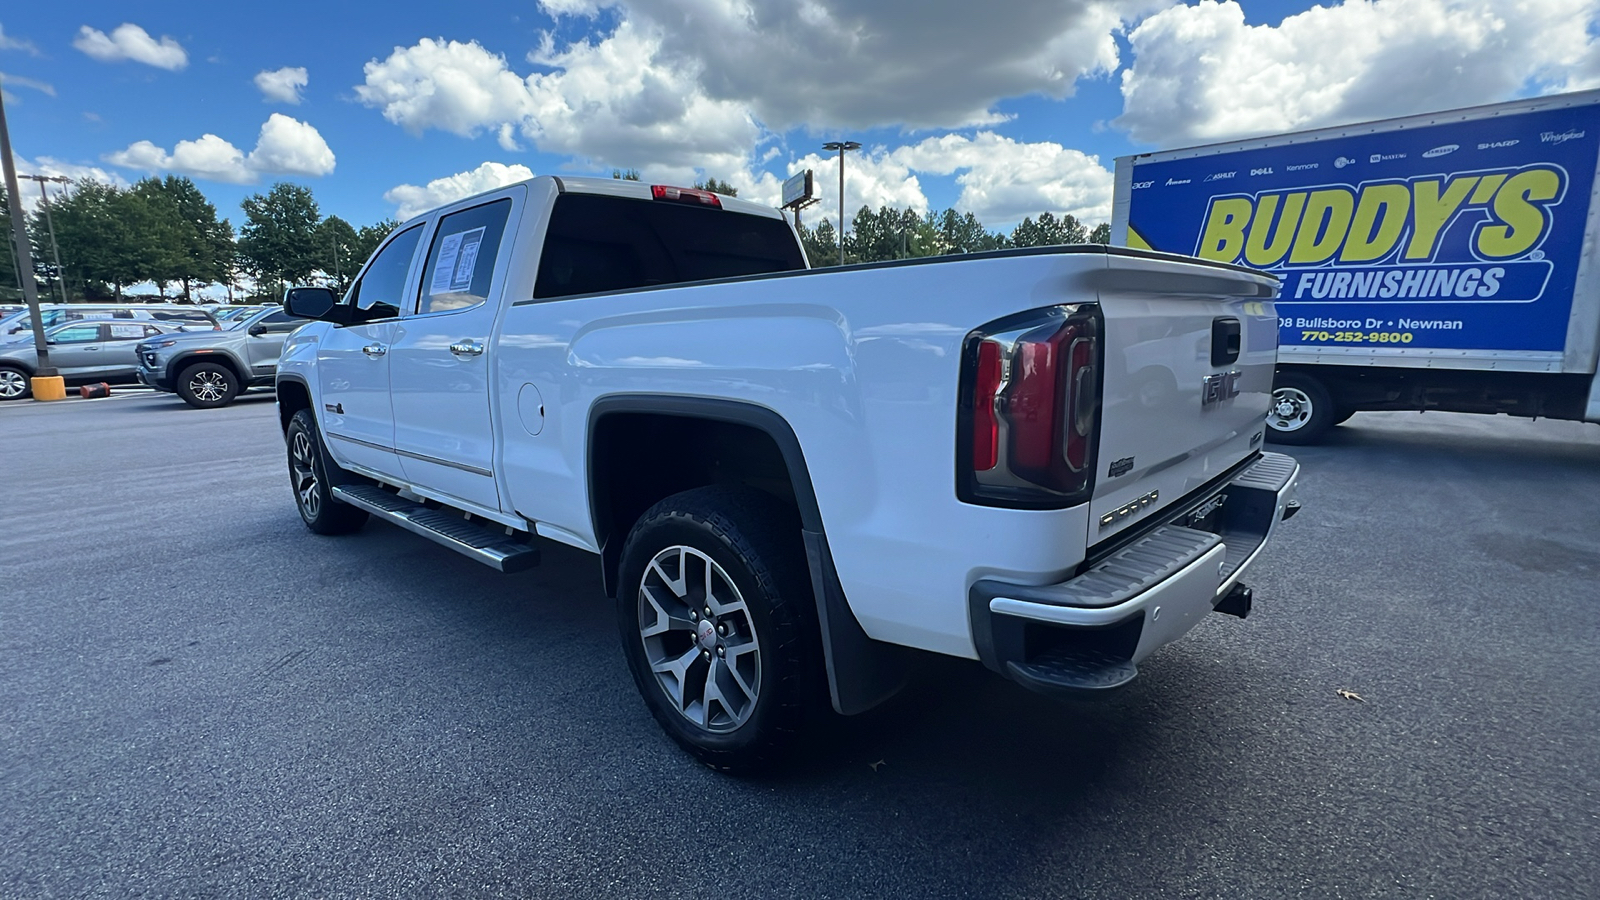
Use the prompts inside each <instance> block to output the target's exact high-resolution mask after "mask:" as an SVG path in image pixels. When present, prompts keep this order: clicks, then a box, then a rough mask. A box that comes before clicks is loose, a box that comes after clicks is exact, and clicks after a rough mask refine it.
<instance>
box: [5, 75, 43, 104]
mask: <svg viewBox="0 0 1600 900" xmlns="http://www.w3.org/2000/svg"><path fill="white" fill-rule="evenodd" d="M14 87H25V88H31V89H32V90H35V91H38V92H39V93H41V94H47V95H49V96H51V97H54V96H55V95H56V86H55V85H53V84H51V83H49V82H48V81H38V80H36V79H33V78H24V77H22V76H21V75H11V74H9V73H6V72H0V92H3V93H4V94H5V101H6V102H7V103H20V102H21V98H20V97H18V96H17V95H15V94H13V93H11V91H10V90H9V88H14Z"/></svg>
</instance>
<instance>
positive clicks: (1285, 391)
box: [1267, 372, 1348, 444]
mask: <svg viewBox="0 0 1600 900" xmlns="http://www.w3.org/2000/svg"><path fill="white" fill-rule="evenodd" d="M1342 412H1343V410H1342V409H1340V408H1339V407H1338V406H1336V405H1335V404H1334V402H1333V397H1332V396H1331V395H1329V393H1328V389H1327V388H1325V387H1323V386H1322V382H1320V381H1318V380H1317V379H1315V378H1312V377H1311V376H1310V375H1303V374H1301V373H1299V372H1281V373H1279V374H1278V376H1277V377H1276V378H1275V379H1273V382H1272V408H1271V409H1269V410H1268V411H1267V440H1269V441H1271V442H1273V443H1275V444H1314V443H1316V442H1317V441H1319V440H1321V439H1322V436H1323V435H1324V434H1326V433H1327V431H1328V429H1329V428H1332V427H1333V426H1334V425H1335V424H1337V423H1339V422H1342V421H1344V418H1348V417H1344V418H1341V413H1342Z"/></svg>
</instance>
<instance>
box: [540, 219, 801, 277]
mask: <svg viewBox="0 0 1600 900" xmlns="http://www.w3.org/2000/svg"><path fill="white" fill-rule="evenodd" d="M803 268H805V262H804V261H803V260H802V259H801V256H800V245H799V243H798V242H796V241H795V239H794V233H793V232H791V231H790V230H789V225H788V223H787V222H784V221H783V220H782V219H768V218H764V217H762V216H750V215H741V214H739V213H735V212H730V211H727V210H721V209H710V208H706V207H699V206H684V205H682V204H677V203H666V202H662V201H656V200H632V199H628V198H624V197H606V196H600V195H596V194H563V195H561V196H560V197H558V198H557V199H556V203H555V209H554V210H553V211H552V212H551V214H550V227H549V229H548V230H547V234H546V237H545V244H544V253H543V255H542V256H541V257H540V260H539V280H538V282H537V283H536V284H535V286H534V291H533V295H534V296H535V297H537V298H540V299H549V298H553V297H567V296H571V295H573V294H595V293H602V292H605V291H625V290H631V289H634V288H641V287H648V286H651V285H660V284H678V283H680V282H685V281H705V280H708V279H712V278H732V277H736V276H740V275H763V274H766V273H769V272H787V271H791V270H794V269H803Z"/></svg>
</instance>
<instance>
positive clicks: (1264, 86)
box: [1116, 0, 1600, 144]
mask: <svg viewBox="0 0 1600 900" xmlns="http://www.w3.org/2000/svg"><path fill="white" fill-rule="evenodd" d="M1597 17H1600V2H1597V0H1350V2H1345V3H1343V4H1341V5H1337V6H1330V7H1322V6H1315V7H1312V8H1311V9H1309V10H1307V11H1305V12H1303V13H1300V14H1298V15H1294V16H1289V17H1288V18H1285V19H1284V20H1283V21H1282V22H1281V23H1279V24H1278V25H1276V26H1273V25H1246V24H1245V21H1244V12H1243V10H1242V9H1240V7H1239V5H1238V4H1237V3H1235V2H1232V0H1229V2H1224V3H1218V2H1214V0H1202V2H1201V3H1199V4H1198V5H1196V6H1174V7H1171V8H1169V9H1166V10H1163V11H1161V12H1159V13H1156V14H1155V15H1153V16H1151V17H1149V18H1147V19H1145V20H1144V21H1143V22H1142V23H1140V24H1139V26H1138V27H1136V28H1134V29H1133V31H1132V32H1131V33H1130V34H1129V36H1128V37H1129V43H1130V44H1131V46H1132V48H1133V53H1134V63H1133V66H1132V67H1131V68H1129V69H1127V70H1125V71H1124V72H1123V73H1122V93H1123V98H1124V112H1123V114H1122V116H1121V117H1120V118H1118V119H1117V120H1116V124H1117V125H1118V126H1120V127H1122V128H1125V129H1127V131H1128V133H1129V135H1130V136H1131V137H1133V138H1134V139H1135V140H1138V141H1143V142H1148V143H1155V144H1171V143H1173V142H1177V141H1193V140H1221V139H1225V138H1230V137H1238V136H1243V135H1251V134H1265V133H1270V132H1279V131H1288V130H1293V129H1302V128H1313V127H1318V126H1322V125H1329V124H1335V123H1339V122H1350V121H1360V120H1366V119H1375V118H1383V117H1387V116H1397V115H1407V114H1411V113H1418V112H1425V111H1429V110H1439V109H1449V108H1453V107H1461V106H1470V105H1474V104H1479V103H1489V102H1494V101H1497V100H1505V99H1509V98H1511V97H1514V96H1517V95H1519V94H1522V93H1526V92H1527V91H1529V90H1533V91H1536V92H1537V91H1542V90H1554V89H1569V88H1579V87H1584V86H1589V85H1592V84H1595V83H1600V50H1597V49H1596V44H1597V41H1596V39H1595V38H1594V37H1592V34H1593V33H1594V31H1595V29H1596V27H1597Z"/></svg>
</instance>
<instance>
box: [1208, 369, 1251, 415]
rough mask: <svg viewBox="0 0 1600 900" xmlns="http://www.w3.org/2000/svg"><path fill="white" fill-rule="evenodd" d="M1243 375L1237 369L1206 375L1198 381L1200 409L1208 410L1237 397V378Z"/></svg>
mask: <svg viewBox="0 0 1600 900" xmlns="http://www.w3.org/2000/svg"><path fill="white" fill-rule="evenodd" d="M1241 374H1243V373H1241V372H1240V371H1239V370H1238V369H1234V370H1232V371H1231V372H1222V373H1220V374H1217V375H1207V376H1206V377H1205V378H1202V379H1200V408H1201V409H1210V408H1211V407H1213V406H1216V405H1217V404H1218V403H1221V402H1222V401H1224V400H1231V399H1233V398H1234V397H1237V396H1239V376H1240V375H1241Z"/></svg>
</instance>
